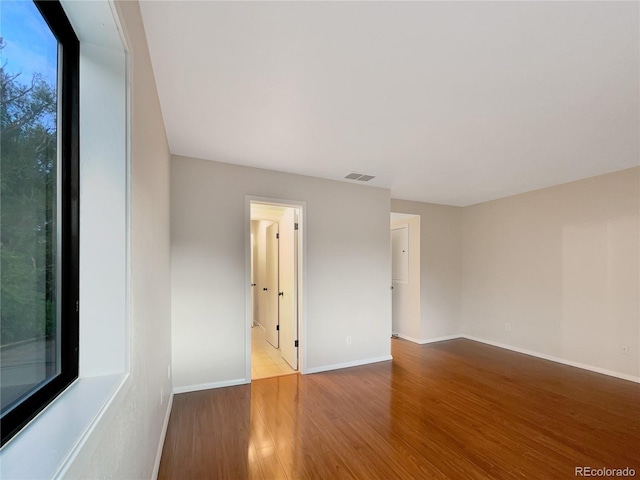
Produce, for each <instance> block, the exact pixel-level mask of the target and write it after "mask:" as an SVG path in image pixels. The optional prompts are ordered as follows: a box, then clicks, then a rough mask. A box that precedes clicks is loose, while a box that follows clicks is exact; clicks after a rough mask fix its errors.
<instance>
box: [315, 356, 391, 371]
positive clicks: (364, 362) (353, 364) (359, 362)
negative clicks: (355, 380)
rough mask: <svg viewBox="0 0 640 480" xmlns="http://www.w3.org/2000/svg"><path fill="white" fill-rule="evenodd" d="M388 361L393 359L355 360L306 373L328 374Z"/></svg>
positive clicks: (388, 357)
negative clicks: (342, 369)
mask: <svg viewBox="0 0 640 480" xmlns="http://www.w3.org/2000/svg"><path fill="white" fill-rule="evenodd" d="M388 360H393V357H392V356H391V355H385V356H383V357H374V358H365V359H363V360H355V361H353V362H344V363H334V364H333V365H323V366H322V367H314V368H308V369H307V370H306V371H305V372H304V373H320V372H328V371H329V370H338V369H340V368H349V367H358V366H360V365H367V364H369V363H378V362H386V361H388Z"/></svg>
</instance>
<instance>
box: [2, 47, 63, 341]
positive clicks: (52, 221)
mask: <svg viewBox="0 0 640 480" xmlns="http://www.w3.org/2000/svg"><path fill="white" fill-rule="evenodd" d="M0 48H2V46H1V45H0ZM0 110H1V112H0V113H1V115H0V116H1V127H2V130H1V131H0V156H1V163H0V240H1V249H0V261H1V263H0V279H1V286H0V307H1V308H0V310H1V315H2V318H1V324H0V325H1V328H0V344H2V345H6V344H10V343H14V342H19V341H23V340H27V339H31V338H41V337H43V336H48V335H51V334H52V333H53V332H54V328H55V312H56V307H55V301H56V298H55V297H56V295H55V290H56V289H55V284H56V272H55V265H56V261H55V255H56V208H57V201H56V188H57V187H56V185H57V172H56V166H57V165H56V164H57V162H56V141H57V135H56V91H55V89H54V88H53V87H52V86H50V85H48V84H47V83H46V82H45V81H44V80H43V78H42V77H41V76H40V75H34V76H33V78H32V79H31V81H27V82H24V81H21V75H20V74H19V73H18V74H16V73H11V72H9V71H7V68H6V64H5V65H2V67H0Z"/></svg>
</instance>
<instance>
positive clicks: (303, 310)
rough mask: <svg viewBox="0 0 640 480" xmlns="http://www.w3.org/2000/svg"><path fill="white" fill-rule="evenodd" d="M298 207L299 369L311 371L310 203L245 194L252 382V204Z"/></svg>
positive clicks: (246, 316)
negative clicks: (308, 252) (308, 277)
mask: <svg viewBox="0 0 640 480" xmlns="http://www.w3.org/2000/svg"><path fill="white" fill-rule="evenodd" d="M252 203H261V204H264V205H278V206H281V207H290V208H297V209H298V211H299V213H300V216H299V218H298V225H299V227H298V292H297V293H298V340H299V345H300V346H299V347H298V371H299V372H300V373H302V374H305V373H308V372H307V288H306V286H307V265H306V264H307V237H306V231H307V203H306V202H301V201H297V200H286V199H281V198H271V197H259V196H254V195H245V203H244V217H245V218H244V228H245V230H244V240H245V241H244V243H245V254H244V270H245V275H244V284H245V287H244V328H245V340H244V351H245V382H246V383H251V322H252V314H251V204H252Z"/></svg>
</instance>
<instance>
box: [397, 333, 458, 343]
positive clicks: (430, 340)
mask: <svg viewBox="0 0 640 480" xmlns="http://www.w3.org/2000/svg"><path fill="white" fill-rule="evenodd" d="M395 335H396V336H397V337H398V338H402V339H404V340H409V341H410V342H413V343H417V344H418V345H425V344H427V343H435V342H444V341H445V340H454V339H456V338H462V335H458V334H456V335H446V336H444V337H434V338H424V339H422V340H420V339H417V338H413V337H409V336H408V335H403V334H401V333H396V334H395Z"/></svg>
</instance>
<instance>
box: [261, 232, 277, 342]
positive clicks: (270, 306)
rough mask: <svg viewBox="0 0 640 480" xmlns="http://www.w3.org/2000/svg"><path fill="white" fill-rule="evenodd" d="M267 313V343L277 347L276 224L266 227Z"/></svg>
mask: <svg viewBox="0 0 640 480" xmlns="http://www.w3.org/2000/svg"><path fill="white" fill-rule="evenodd" d="M266 253H267V255H266V257H267V258H266V260H267V286H266V287H265V288H266V289H267V290H266V292H265V293H266V297H267V313H266V319H265V320H266V322H265V323H266V325H265V326H264V328H265V330H266V332H267V333H266V338H267V342H269V343H270V344H271V345H273V346H274V347H276V348H278V346H279V340H280V338H279V337H280V335H279V332H278V330H279V320H278V316H279V313H278V288H279V286H278V268H279V265H278V261H279V260H278V256H279V255H278V224H277V223H274V224H272V225H269V226H268V227H267V252H266Z"/></svg>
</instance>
